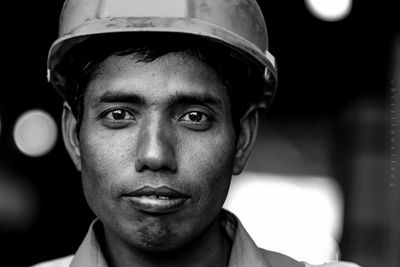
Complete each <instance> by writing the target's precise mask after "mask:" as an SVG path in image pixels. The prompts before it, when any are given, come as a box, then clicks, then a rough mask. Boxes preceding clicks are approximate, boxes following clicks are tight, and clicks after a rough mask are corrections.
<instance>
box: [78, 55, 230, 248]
mask: <svg viewBox="0 0 400 267" xmlns="http://www.w3.org/2000/svg"><path fill="white" fill-rule="evenodd" d="M235 152H236V137H235V132H234V129H233V124H232V118H231V112H230V100H229V97H228V95H227V92H226V89H225V88H224V87H223V83H222V81H221V80H220V79H219V78H218V76H217V74H216V73H215V71H214V70H213V69H212V68H210V67H209V66H207V65H206V64H204V63H203V62H201V61H200V60H198V59H196V58H194V57H192V56H189V55H186V54H184V53H178V54H167V55H165V56H163V57H161V58H159V59H157V60H155V61H153V62H150V63H143V62H137V61H136V59H135V58H134V57H132V56H122V57H114V56H113V57H109V58H108V59H106V60H105V61H104V62H103V63H102V64H101V67H100V70H99V73H98V75H96V77H95V78H94V79H93V80H92V82H90V83H89V85H88V88H87V91H86V93H85V97H84V114H83V118H82V124H81V128H80V133H79V153H80V165H81V172H82V179H83V189H84V192H85V196H86V199H87V201H88V203H89V206H90V207H91V209H92V210H93V212H94V213H95V214H96V215H97V216H98V217H99V219H100V220H101V221H102V222H103V224H104V227H105V231H106V234H107V233H108V234H109V235H112V236H114V237H115V238H118V239H120V240H123V241H124V242H126V243H128V244H129V245H132V246H134V247H137V248H141V249H146V250H153V251H154V250H160V251H163V250H164V251H166V250H171V249H176V248H178V247H180V246H182V245H184V244H185V243H187V242H189V241H191V240H192V239H194V238H195V237H196V236H197V235H198V234H199V233H201V232H202V231H204V230H205V228H206V227H207V226H208V225H210V223H211V222H212V221H213V220H214V219H215V218H216V216H217V215H218V213H219V212H220V210H221V207H222V205H223V203H224V200H225V198H226V195H227V192H228V188H229V183H230V179H231V175H232V169H233V166H234V164H235V163H234V162H235V160H234V158H235Z"/></svg>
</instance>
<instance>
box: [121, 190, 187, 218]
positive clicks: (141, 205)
mask: <svg viewBox="0 0 400 267" xmlns="http://www.w3.org/2000/svg"><path fill="white" fill-rule="evenodd" d="M122 197H123V198H124V199H126V200H128V201H129V203H130V204H131V205H132V206H133V207H134V208H135V209H137V210H140V211H142V212H146V213H155V214H165V213H171V212H175V211H177V210H179V209H180V208H181V207H182V206H183V205H184V204H185V202H186V200H188V199H189V198H190V196H189V195H186V194H183V193H181V192H179V191H177V190H174V189H172V188H169V187H166V186H162V187H149V186H145V187H142V188H140V189H138V190H136V191H133V192H129V193H127V194H124V195H123V196H122Z"/></svg>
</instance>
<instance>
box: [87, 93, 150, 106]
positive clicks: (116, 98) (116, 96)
mask: <svg viewBox="0 0 400 267" xmlns="http://www.w3.org/2000/svg"><path fill="white" fill-rule="evenodd" d="M102 103H131V104H136V105H139V106H143V105H145V104H146V100H145V98H144V97H143V96H141V95H138V94H134V93H124V92H118V91H117V92H114V91H113V92H105V93H103V94H101V95H100V96H98V97H97V98H96V100H95V101H94V103H93V105H92V107H96V106H98V105H100V104H102Z"/></svg>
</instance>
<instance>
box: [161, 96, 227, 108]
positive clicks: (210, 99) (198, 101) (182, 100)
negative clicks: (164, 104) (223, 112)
mask: <svg viewBox="0 0 400 267" xmlns="http://www.w3.org/2000/svg"><path fill="white" fill-rule="evenodd" d="M168 104H169V105H175V106H177V105H211V106H215V107H217V108H222V101H221V100H220V99H219V98H217V97H215V96H213V95H211V94H209V93H198V94H196V93H195V94H193V93H190V94H189V93H181V92H179V93H176V94H175V95H173V96H171V97H170V98H169V100H168Z"/></svg>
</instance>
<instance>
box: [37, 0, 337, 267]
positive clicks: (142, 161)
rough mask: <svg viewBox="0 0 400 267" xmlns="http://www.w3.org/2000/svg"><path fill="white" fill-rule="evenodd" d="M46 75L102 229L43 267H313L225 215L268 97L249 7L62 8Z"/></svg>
mask: <svg viewBox="0 0 400 267" xmlns="http://www.w3.org/2000/svg"><path fill="white" fill-rule="evenodd" d="M48 66H49V80H50V82H51V83H52V84H53V85H54V87H55V88H56V89H57V90H58V91H59V92H60V93H61V95H62V96H63V97H64V99H65V100H66V102H65V103H64V111H63V117H62V130H63V137H64V142H65V145H66V148H67V151H68V153H69V154H70V156H71V158H72V160H73V162H74V163H75V166H76V168H77V169H78V170H79V171H80V172H81V174H82V184H83V189H84V193H85V197H86V199H87V202H88V204H89V206H90V208H91V209H92V210H93V212H94V213H95V215H96V216H97V217H98V219H97V220H96V221H95V222H94V223H93V224H92V225H91V226H90V229H89V232H88V234H87V236H86V237H85V239H84V241H83V243H82V245H81V246H80V248H79V249H78V251H77V252H76V254H75V255H74V256H69V257H66V258H63V259H59V260H55V261H51V262H47V263H44V264H42V265H38V266H71V267H78V266H79V267H80V266H99V267H105V266H113V267H122V266H144V267H145V266H231V267H233V266H271V267H278V266H281V267H300V266H308V265H306V264H305V263H300V262H297V261H295V260H293V259H291V258H289V257H287V256H284V255H281V254H279V253H274V252H269V251H265V250H262V249H260V248H257V246H256V245H255V244H254V242H253V241H252V240H251V238H250V237H249V235H248V234H247V232H246V231H245V229H244V228H243V226H242V225H241V224H240V221H239V220H238V219H237V218H236V217H235V216H234V215H233V214H231V213H229V212H227V211H224V210H222V205H223V203H224V201H225V198H226V195H227V193H228V188H229V184H230V180H231V176H232V175H233V174H234V175H236V174H239V173H240V172H241V171H242V170H243V168H244V166H245V164H246V161H247V159H248V157H249V155H250V151H251V149H252V146H253V144H254V141H255V136H256V132H257V127H258V122H259V117H260V115H261V113H262V112H263V110H264V109H265V108H266V107H267V106H268V104H269V103H270V102H271V98H272V96H273V94H274V91H275V81H276V69H275V63H274V59H273V57H272V55H271V54H270V53H269V52H268V50H267V34H266V28H265V23H264V18H263V16H262V13H261V11H260V9H259V7H258V5H257V3H256V2H255V1H254V0H246V1H244V0H231V1H226V0H209V1H207V0H198V1H193V0H191V1H189V0H170V1H166V0H151V1H150V0H145V1H144V0H114V1H111V0H102V1H100V0H70V1H67V2H66V4H65V6H64V9H63V12H62V15H61V23H60V38H59V39H58V40H57V41H56V42H55V43H54V44H53V46H52V48H51V49H50V53H49V62H48ZM341 266H342V265H341ZM343 266H344V265H343Z"/></svg>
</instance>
